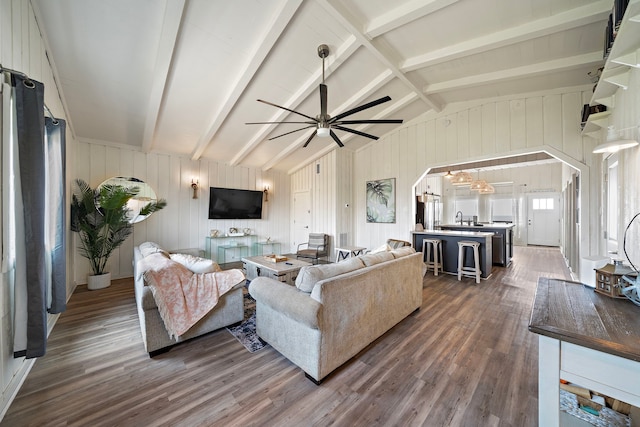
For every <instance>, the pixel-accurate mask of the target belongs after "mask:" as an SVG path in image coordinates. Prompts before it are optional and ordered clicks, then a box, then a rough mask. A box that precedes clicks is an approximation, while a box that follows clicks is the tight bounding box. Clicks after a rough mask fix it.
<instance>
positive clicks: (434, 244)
mask: <svg viewBox="0 0 640 427" xmlns="http://www.w3.org/2000/svg"><path fill="white" fill-rule="evenodd" d="M431 248H433V261H431ZM422 253H423V256H425V255H426V261H425V264H426V266H427V270H426V271H429V267H431V268H433V274H434V275H435V276H437V275H438V268H439V269H440V271H443V267H442V260H443V258H442V240H440V239H424V240H422Z"/></svg>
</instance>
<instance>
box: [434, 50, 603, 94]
mask: <svg viewBox="0 0 640 427" xmlns="http://www.w3.org/2000/svg"><path fill="white" fill-rule="evenodd" d="M598 64H602V52H601V51H598V52H591V53H585V54H582V55H576V56H572V57H569V58H562V59H555V60H552V61H546V62H540V63H537V64H530V65H525V66H522V67H514V68H509V69H506V70H500V71H494V72H491V73H484V74H475V75H473V76H468V77H462V78H459V79H454V80H448V81H444V82H440V83H433V84H430V85H427V86H425V87H424V91H425V93H427V94H436V93H440V92H450V91H453V90H460V89H468V88H471V87H477V86H484V85H489V84H492V83H496V82H498V81H502V82H505V81H508V80H515V79H522V78H525V77H533V76H536V75H543V74H548V73H554V72H560V71H565V70H571V69H575V68H580V67H586V66H596V65H598Z"/></svg>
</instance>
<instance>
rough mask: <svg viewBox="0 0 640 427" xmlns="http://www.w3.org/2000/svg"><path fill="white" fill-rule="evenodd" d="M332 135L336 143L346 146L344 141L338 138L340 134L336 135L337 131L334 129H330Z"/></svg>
mask: <svg viewBox="0 0 640 427" xmlns="http://www.w3.org/2000/svg"><path fill="white" fill-rule="evenodd" d="M330 132H331V133H330V135H331V138H333V140H334V141H335V142H336V144H338V145H339V146H340V147H344V144H343V143H342V141H340V138H338V135H336V133H335V132H334V131H330Z"/></svg>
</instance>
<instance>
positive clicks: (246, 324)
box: [227, 286, 269, 353]
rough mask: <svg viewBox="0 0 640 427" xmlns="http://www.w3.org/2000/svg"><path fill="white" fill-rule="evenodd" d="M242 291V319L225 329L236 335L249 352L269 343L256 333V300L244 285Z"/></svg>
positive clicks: (260, 348)
mask: <svg viewBox="0 0 640 427" xmlns="http://www.w3.org/2000/svg"><path fill="white" fill-rule="evenodd" d="M242 292H243V293H244V321H243V322H242V323H241V324H240V325H238V326H235V327H227V331H229V333H231V335H233V336H234V337H236V339H237V340H238V341H240V344H242V345H243V346H244V347H245V348H246V349H247V350H249V352H250V353H255V352H256V351H259V350H262V349H263V348H265V347H266V346H267V345H269V344H267V343H266V342H264V341H262V340H261V339H260V337H259V336H258V334H256V300H254V299H253V298H251V295H249V292H248V290H247V287H246V286H245V287H244V288H243V289H242Z"/></svg>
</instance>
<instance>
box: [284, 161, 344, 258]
mask: <svg viewBox="0 0 640 427" xmlns="http://www.w3.org/2000/svg"><path fill="white" fill-rule="evenodd" d="M352 164H353V152H351V151H349V150H333V151H331V152H330V153H328V154H326V155H324V156H323V157H321V158H319V159H317V160H316V161H314V162H313V163H310V164H308V165H306V166H304V167H303V168H301V169H299V170H297V171H296V172H294V173H293V174H291V193H292V194H293V193H295V192H298V191H309V192H310V194H311V229H310V232H315V233H326V234H328V235H329V242H330V248H329V249H330V250H329V253H330V254H331V255H330V259H334V256H335V254H334V248H335V247H336V245H339V244H341V241H340V240H341V236H342V238H343V239H344V240H345V242H344V244H347V245H353V244H355V242H354V238H353V230H354V216H353V210H354V208H353V206H354V200H353V191H354V190H353V184H352V183H353V174H352ZM347 204H348V205H349V207H346V205H347ZM292 215H293V212H292ZM292 222H293V221H292ZM292 226H293V224H292ZM291 238H292V239H293V232H292V233H291ZM293 243H294V242H293V241H292V242H291V246H292V247H294V245H293ZM296 243H299V242H296Z"/></svg>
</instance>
